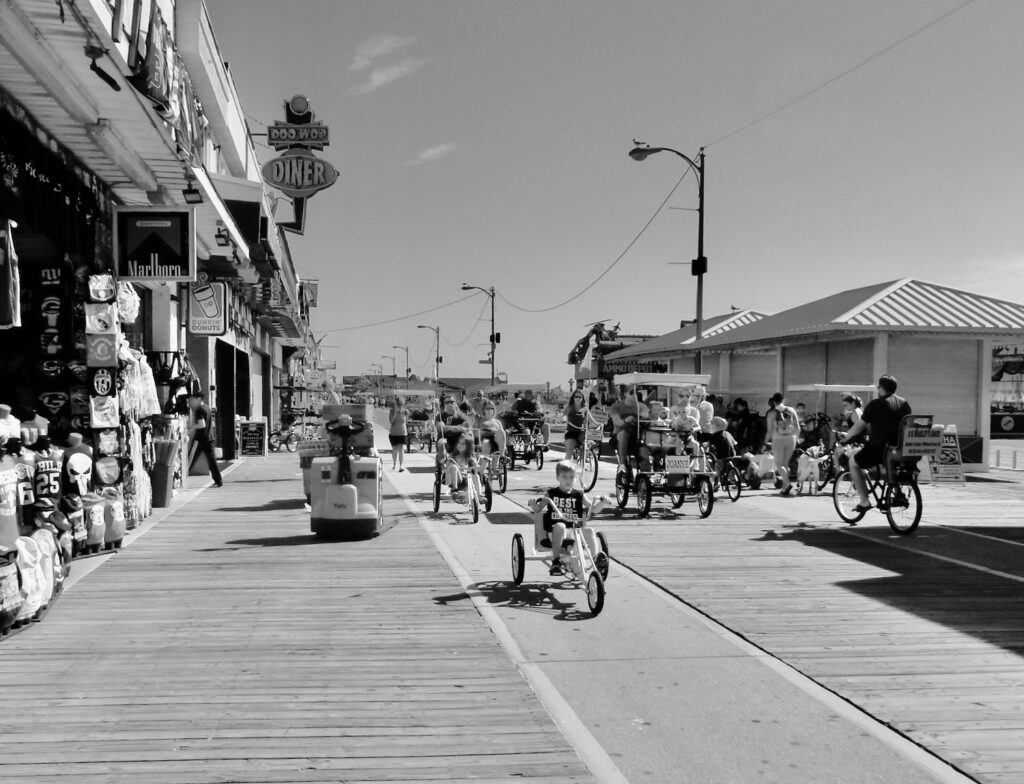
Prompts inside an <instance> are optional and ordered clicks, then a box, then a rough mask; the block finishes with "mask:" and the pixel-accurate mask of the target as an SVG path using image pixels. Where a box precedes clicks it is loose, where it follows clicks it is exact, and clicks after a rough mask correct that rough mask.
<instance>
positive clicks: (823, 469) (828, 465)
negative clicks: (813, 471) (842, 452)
mask: <svg viewBox="0 0 1024 784" xmlns="http://www.w3.org/2000/svg"><path fill="white" fill-rule="evenodd" d="M834 470H835V469H834V467H833V465H832V455H828V456H827V457H826V458H825V459H824V460H822V461H821V462H820V463H818V492H819V493H820V492H821V491H822V490H824V489H825V488H826V487H828V483H829V482H831V481H832V474H833V472H834Z"/></svg>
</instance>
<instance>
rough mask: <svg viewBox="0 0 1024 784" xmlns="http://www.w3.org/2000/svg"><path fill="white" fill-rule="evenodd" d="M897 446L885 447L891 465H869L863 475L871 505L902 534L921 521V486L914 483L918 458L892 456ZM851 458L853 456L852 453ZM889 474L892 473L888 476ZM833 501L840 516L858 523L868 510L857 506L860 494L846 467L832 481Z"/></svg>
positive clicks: (910, 532)
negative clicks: (882, 513)
mask: <svg viewBox="0 0 1024 784" xmlns="http://www.w3.org/2000/svg"><path fill="white" fill-rule="evenodd" d="M895 454H898V450H896V449H892V448H890V449H888V450H887V455H886V456H887V460H886V462H887V463H890V464H892V465H891V468H888V469H885V468H883V467H882V466H872V467H871V468H870V469H868V471H867V472H866V475H865V479H866V481H867V486H868V495H869V496H870V497H871V499H872V500H873V502H874V503H873V504H872V506H874V507H877V509H878V510H879V511H881V512H884V513H885V517H886V519H887V520H888V521H889V527H890V528H892V530H894V531H895V532H896V533H898V534H903V535H904V536H906V535H909V534H912V533H913V532H914V530H915V529H916V528H917V526H918V524H919V523H920V522H921V512H922V503H921V490H920V488H919V487H918V485H917V477H918V474H919V472H918V470H917V461H918V459H919V458H916V457H914V458H907V459H900V458H898V457H894V455H895ZM851 459H852V456H851ZM890 474H891V477H890ZM832 503H833V505H834V506H835V508H836V512H837V513H838V514H839V517H840V518H842V519H843V520H844V521H846V522H847V523H858V522H860V521H861V520H862V519H863V518H864V515H866V514H867V512H868V510H867V509H863V508H859V507H858V505H859V503H860V496H859V495H858V493H857V490H856V488H855V487H854V486H853V479H852V478H851V476H850V472H849V471H844V472H843V473H842V474H840V475H839V476H837V477H836V479H835V482H834V483H833V485H832Z"/></svg>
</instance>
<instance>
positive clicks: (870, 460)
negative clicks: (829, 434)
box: [853, 444, 885, 468]
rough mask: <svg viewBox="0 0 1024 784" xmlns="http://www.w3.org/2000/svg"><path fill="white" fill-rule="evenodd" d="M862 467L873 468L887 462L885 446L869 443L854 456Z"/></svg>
mask: <svg viewBox="0 0 1024 784" xmlns="http://www.w3.org/2000/svg"><path fill="white" fill-rule="evenodd" d="M853 459H854V460H855V461H856V462H857V465H859V466H860V467H861V468H872V467H873V466H878V465H882V463H884V462H885V447H879V446H872V445H871V444H868V445H867V446H866V447H864V448H863V449H861V450H860V451H859V452H857V454H855V455H854V456H853Z"/></svg>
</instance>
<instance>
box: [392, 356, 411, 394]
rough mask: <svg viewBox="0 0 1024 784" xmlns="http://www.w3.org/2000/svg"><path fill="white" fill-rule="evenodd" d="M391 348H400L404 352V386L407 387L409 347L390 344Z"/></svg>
mask: <svg viewBox="0 0 1024 784" xmlns="http://www.w3.org/2000/svg"><path fill="white" fill-rule="evenodd" d="M391 348H400V349H402V351H404V352H405V388H406V389H408V388H409V347H408V346H392V347H391Z"/></svg>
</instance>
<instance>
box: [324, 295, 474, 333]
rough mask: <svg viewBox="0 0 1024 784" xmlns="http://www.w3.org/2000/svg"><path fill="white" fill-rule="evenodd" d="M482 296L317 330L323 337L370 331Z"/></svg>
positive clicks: (467, 296) (468, 296) (467, 297)
mask: <svg viewBox="0 0 1024 784" xmlns="http://www.w3.org/2000/svg"><path fill="white" fill-rule="evenodd" d="M480 294H481V292H479V291H475V292H473V293H472V294H468V295H466V296H465V297H459V298H458V299H453V300H452V301H451V302H446V303H444V304H443V305H438V306H437V307H434V308H427V309H426V310H419V311H417V312H415V313H408V314H406V315H405V316H398V317H396V318H391V319H385V320H384V321H373V322H370V323H369V324H356V325H355V326H353V327H335V328H334V329H319V330H317V332H319V333H320V334H321V335H326V334H328V333H331V332H351V331H352V330H355V329H368V328H370V327H379V326H382V325H384V324H394V323H395V322H396V321H405V320H406V319H411V318H416V317H417V316H422V315H424V314H426V313H433V312H435V311H438V310H443V309H444V308H450V307H451V306H452V305H457V304H458V303H460V302H465V301H466V300H467V299H473V297H479V296H480Z"/></svg>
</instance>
